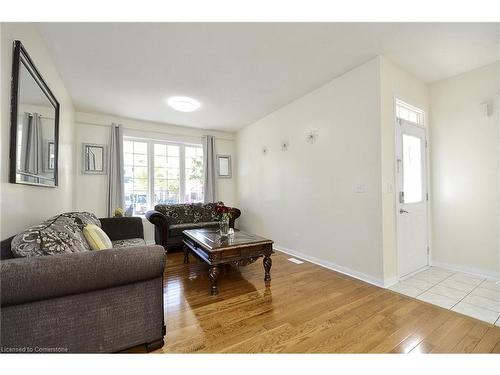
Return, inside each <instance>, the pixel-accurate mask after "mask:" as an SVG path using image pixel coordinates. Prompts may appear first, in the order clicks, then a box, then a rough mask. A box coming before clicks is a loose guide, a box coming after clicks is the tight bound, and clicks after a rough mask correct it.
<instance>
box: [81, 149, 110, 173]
mask: <svg viewBox="0 0 500 375" xmlns="http://www.w3.org/2000/svg"><path fill="white" fill-rule="evenodd" d="M82 150H83V155H82V160H83V169H82V173H85V174H106V160H107V159H106V146H104V145H96V144H91V143H83V144H82Z"/></svg>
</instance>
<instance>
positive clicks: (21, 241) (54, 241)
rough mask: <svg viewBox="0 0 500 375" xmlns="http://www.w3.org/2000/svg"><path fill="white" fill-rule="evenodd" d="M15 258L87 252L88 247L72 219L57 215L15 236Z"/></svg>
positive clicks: (13, 244)
mask: <svg viewBox="0 0 500 375" xmlns="http://www.w3.org/2000/svg"><path fill="white" fill-rule="evenodd" d="M11 250H12V254H13V255H14V257H16V258H21V257H32V256H42V255H53V254H64V253H76V252H82V251H89V250H90V247H89V245H88V244H87V241H86V240H85V237H84V236H83V233H82V231H81V229H80V228H79V226H78V225H77V224H76V222H75V219H74V218H73V217H68V216H64V215H58V216H55V217H53V218H52V219H49V220H46V221H44V222H43V223H41V224H38V225H35V226H32V227H30V228H28V229H26V230H25V231H24V232H21V233H19V234H18V235H17V236H15V237H14V238H13V240H12V243H11Z"/></svg>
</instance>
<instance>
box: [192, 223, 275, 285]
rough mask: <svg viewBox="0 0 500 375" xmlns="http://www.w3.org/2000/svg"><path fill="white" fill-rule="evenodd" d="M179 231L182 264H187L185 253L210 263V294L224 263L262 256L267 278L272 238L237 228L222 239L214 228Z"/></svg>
mask: <svg viewBox="0 0 500 375" xmlns="http://www.w3.org/2000/svg"><path fill="white" fill-rule="evenodd" d="M182 233H183V234H184V263H189V253H190V252H193V253H195V254H196V255H197V256H198V257H200V258H201V259H203V260H204V261H205V262H206V263H208V264H209V265H210V269H209V276H210V281H211V284H212V287H211V293H212V295H214V294H217V293H218V292H219V289H218V286H217V280H218V277H219V274H220V268H221V267H222V266H223V265H225V264H231V265H236V266H246V265H248V264H251V263H253V262H255V261H256V260H257V259H259V258H260V257H264V261H263V262H264V271H265V273H264V281H266V282H269V281H271V266H272V264H273V262H272V260H271V254H272V253H273V241H271V240H268V239H265V238H262V237H259V236H256V235H254V234H250V233H246V232H243V231H239V230H235V231H234V235H231V236H228V237H225V238H221V236H220V232H219V231H218V230H215V229H189V230H185V231H183V232H182Z"/></svg>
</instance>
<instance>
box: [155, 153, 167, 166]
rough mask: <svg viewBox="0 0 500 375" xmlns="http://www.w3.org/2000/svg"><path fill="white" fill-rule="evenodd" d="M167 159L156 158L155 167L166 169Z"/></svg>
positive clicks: (162, 157)
mask: <svg viewBox="0 0 500 375" xmlns="http://www.w3.org/2000/svg"><path fill="white" fill-rule="evenodd" d="M166 166H167V158H166V157H165V156H155V167H166Z"/></svg>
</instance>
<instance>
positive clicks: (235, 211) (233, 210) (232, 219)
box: [229, 207, 241, 228]
mask: <svg viewBox="0 0 500 375" xmlns="http://www.w3.org/2000/svg"><path fill="white" fill-rule="evenodd" d="M230 214H231V215H230V219H229V226H230V227H231V228H234V222H235V221H236V219H237V218H239V217H240V216H241V211H240V210H239V209H238V208H235V207H231V208H230Z"/></svg>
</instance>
